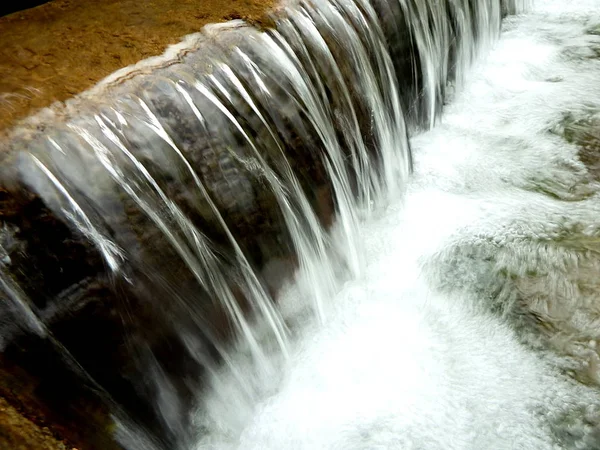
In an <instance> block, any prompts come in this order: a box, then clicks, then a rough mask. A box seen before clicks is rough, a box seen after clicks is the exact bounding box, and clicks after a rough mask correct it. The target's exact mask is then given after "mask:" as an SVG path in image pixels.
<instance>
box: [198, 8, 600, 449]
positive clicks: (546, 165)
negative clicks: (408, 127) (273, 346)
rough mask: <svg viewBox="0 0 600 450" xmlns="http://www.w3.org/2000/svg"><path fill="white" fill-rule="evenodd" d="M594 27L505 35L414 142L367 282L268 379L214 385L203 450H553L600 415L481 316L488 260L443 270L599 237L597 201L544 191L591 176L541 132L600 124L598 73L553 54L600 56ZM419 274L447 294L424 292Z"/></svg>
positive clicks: (556, 26) (498, 323) (579, 12)
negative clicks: (578, 232)
mask: <svg viewBox="0 0 600 450" xmlns="http://www.w3.org/2000/svg"><path fill="white" fill-rule="evenodd" d="M594 23H600V1H598V0H583V1H581V0H580V1H577V2H565V1H563V0H548V1H545V2H541V1H540V2H538V4H537V5H536V8H535V10H534V12H532V13H529V14H526V15H523V16H519V17H515V18H509V19H508V21H507V23H506V25H505V31H504V34H503V37H502V38H501V40H500V42H499V43H498V44H497V45H496V46H495V48H494V49H493V50H492V51H491V52H490V54H489V56H488V57H487V58H486V60H485V61H483V62H482V63H481V64H480V65H479V67H477V68H475V70H474V71H473V73H472V74H471V76H470V79H469V80H468V81H467V83H466V86H465V89H464V90H463V91H462V92H461V93H459V94H458V95H457V96H456V98H455V99H453V101H452V103H451V105H450V106H449V107H448V108H447V110H446V114H445V115H444V119H443V123H442V124H440V125H439V126H438V127H436V128H435V129H434V130H432V131H431V132H428V133H425V134H422V135H420V136H418V137H416V138H415V139H413V145H414V151H415V161H416V172H415V175H414V179H413V181H412V184H411V186H410V189H409V193H408V197H407V199H406V200H405V204H404V205H400V203H392V205H391V206H390V207H389V208H388V210H387V212H386V213H385V214H384V215H383V216H382V217H380V218H378V219H377V220H373V221H372V222H370V223H366V224H363V226H362V228H361V236H362V238H363V240H364V242H365V245H364V247H365V254H364V258H365V263H366V267H367V269H366V274H365V276H364V277H363V278H362V279H360V280H354V281H351V282H348V283H347V284H346V285H345V287H344V289H343V290H342V291H341V292H340V293H339V294H338V295H337V296H336V297H335V298H332V299H331V304H330V305H329V307H330V310H329V311H328V320H327V321H326V323H325V325H323V326H316V325H311V324H307V325H305V328H304V330H303V332H302V333H301V335H300V337H299V339H298V342H297V344H296V348H295V350H294V352H293V354H292V358H291V362H290V364H289V366H287V367H285V368H282V369H281V372H280V374H279V375H280V377H274V378H271V379H270V380H264V379H260V378H259V377H256V376H255V373H256V372H255V370H254V369H253V368H252V367H250V366H247V365H246V364H248V362H247V360H246V359H244V358H243V357H242V355H240V359H239V361H238V368H239V373H238V374H237V378H236V377H235V376H233V375H232V374H231V373H227V372H221V373H218V374H215V377H214V380H213V386H214V389H213V391H212V392H209V393H208V394H207V395H206V396H205V402H204V404H203V405H202V408H201V409H202V413H200V414H199V416H198V424H199V426H201V427H202V429H203V433H205V432H206V430H208V432H207V433H206V434H204V435H203V436H202V437H201V438H200V439H199V442H198V445H197V448H198V450H199V449H244V450H250V449H263V450H267V449H273V450H276V449H277V450H280V449H285V450H295V449H298V450H301V449H302V450H318V449H344V450H351V449H392V448H393V449H400V448H402V449H433V448H444V449H461V450H464V449H472V450H480V449H488V448H489V449H515V448H524V449H553V448H563V447H561V444H559V442H558V441H557V440H556V439H557V436H556V433H552V427H553V426H554V425H556V421H557V420H559V418H560V417H561V414H563V413H564V412H565V411H567V413H568V411H569V408H575V407H576V406H578V405H583V406H584V407H588V409H589V408H592V407H594V405H598V395H597V393H596V392H595V391H593V390H592V389H588V388H586V387H584V386H582V385H577V384H576V383H574V382H573V381H570V380H568V379H567V378H564V377H563V376H561V375H560V374H559V372H558V371H557V370H555V369H554V368H553V367H552V361H550V360H546V359H543V358H542V357H541V356H540V355H538V354H536V353H535V352H534V351H533V350H530V349H528V348H526V347H525V346H523V345H522V344H521V343H519V339H518V336H517V335H516V334H515V332H514V331H513V330H512V329H511V328H510V326H509V324H508V323H504V322H503V321H502V320H501V319H500V318H498V317H496V316H494V315H492V314H491V313H488V312H487V310H486V301H487V299H486V298H483V297H478V296H477V293H476V291H475V290H474V289H471V287H470V284H472V283H473V282H475V281H477V280H475V278H476V277H477V276H479V275H478V274H479V272H478V266H479V265H481V264H482V261H480V260H468V259H460V260H459V259H457V260H456V261H453V260H452V256H451V254H450V249H452V248H456V246H460V245H462V244H463V243H469V244H472V245H477V243H478V242H479V241H480V240H486V239H487V240H490V241H493V242H495V243H497V244H498V247H499V248H500V247H502V245H505V244H507V245H508V244H510V245H512V246H513V247H515V246H516V247H515V248H517V250H518V249H522V252H523V253H524V255H521V257H522V259H527V258H528V252H529V247H528V245H529V244H528V243H527V242H529V241H532V240H535V239H552V238H553V237H555V236H556V235H557V234H560V232H562V231H561V230H563V229H565V227H567V228H568V226H567V225H565V220H567V221H570V222H573V223H577V224H579V225H581V227H582V228H583V229H586V230H588V231H589V234H590V235H592V234H593V233H594V231H593V230H592V228H593V227H594V224H595V223H596V222H597V218H598V217H600V215H599V213H600V210H599V208H598V206H596V205H598V204H600V202H598V200H599V199H598V195H597V194H594V192H595V191H594V189H595V188H594V186H592V187H590V189H591V197H589V196H588V197H587V199H585V198H586V196H582V197H581V198H579V197H578V198H576V199H577V200H580V201H577V202H565V201H562V200H559V199H556V198H552V197H549V196H547V195H544V194H543V193H540V192H538V191H539V189H538V188H539V187H540V186H543V187H545V189H546V188H547V189H546V190H548V189H550V190H554V191H556V192H557V193H558V197H560V196H561V195H564V196H568V195H569V193H571V194H573V192H572V189H571V187H572V186H577V185H578V183H581V182H582V180H583V177H584V175H585V168H584V167H583V165H582V164H581V163H580V162H579V161H578V160H577V157H576V148H575V147H574V146H571V145H569V144H567V143H566V142H565V141H564V140H562V139H560V138H559V137H557V136H555V135H553V134H551V133H548V129H549V128H551V127H552V126H553V125H554V124H556V123H558V122H559V121H560V119H561V117H562V116H561V115H562V113H563V112H566V111H579V110H581V109H582V108H584V107H585V108H587V107H589V106H590V105H596V107H597V108H598V109H600V62H599V61H598V60H597V59H596V60H594V59H573V58H568V57H567V56H566V55H565V53H564V51H565V49H572V48H578V47H581V46H584V47H585V46H586V45H589V44H590V42H594V39H595V40H596V42H597V43H598V37H597V36H596V37H594V36H591V35H585V34H584V32H585V29H586V28H587V27H588V26H590V25H592V24H594ZM558 80H560V81H558ZM588 194H589V193H588ZM573 195H574V196H575V197H577V195H576V194H573ZM565 218H566V219H565ZM523 242H525V243H523ZM519 245H522V247H519ZM538 257H539V255H538ZM555 257H557V256H556V255H555V254H553V253H552V252H550V251H549V252H548V253H547V258H549V259H552V258H555ZM438 261H441V262H444V263H446V265H444V264H441V265H437V266H436V264H438ZM519 261H522V260H521V259H518V258H516V257H515V264H518V263H519ZM542 262H544V261H542ZM545 262H547V263H548V264H549V265H551V264H550V262H553V261H545ZM423 264H424V265H426V266H427V267H429V269H428V270H431V267H432V265H433V271H434V272H435V271H436V270H437V271H438V272H439V273H437V275H436V276H437V277H438V278H440V277H441V278H444V277H447V278H448V279H446V280H445V282H446V284H449V285H451V286H452V285H453V284H454V287H456V290H455V291H456V293H454V294H453V293H446V294H441V293H436V292H435V291H434V289H433V286H432V285H431V281H427V280H430V278H427V279H426V277H424V276H423V272H422V271H421V267H422V265H423ZM452 264H456V265H461V267H457V268H456V270H455V271H453V272H451V273H450V272H448V273H446V272H444V270H445V268H447V267H448V266H449V265H452ZM557 270H558V269H557ZM458 272H460V273H462V275H461V276H457V275H456V273H458ZM450 277H456V279H454V278H450ZM292 291H293V290H292ZM292 291H291V293H290V296H291V295H292V293H293V292H292ZM450 291H451V290H450ZM288 301H289V302H292V303H293V302H299V303H302V302H303V301H306V300H305V299H304V300H300V299H299V298H298V297H290V298H289V299H288ZM296 306H297V305H296ZM574 307H576V305H574ZM297 309H301V308H297ZM277 364H279V363H278V359H277V358H275V357H274V365H275V366H277ZM240 374H242V377H241V378H240V377H239V375H240ZM244 375H245V376H244ZM240 383H244V384H245V386H240ZM244 392H246V393H244ZM247 392H253V393H255V394H256V395H254V396H248V394H247ZM578 426H579V425H573V427H572V429H573V430H575V431H574V433H576V432H582V433H583V432H584V431H585V430H584V429H583V428H577V427H578ZM587 431H588V432H589V427H588V429H587Z"/></svg>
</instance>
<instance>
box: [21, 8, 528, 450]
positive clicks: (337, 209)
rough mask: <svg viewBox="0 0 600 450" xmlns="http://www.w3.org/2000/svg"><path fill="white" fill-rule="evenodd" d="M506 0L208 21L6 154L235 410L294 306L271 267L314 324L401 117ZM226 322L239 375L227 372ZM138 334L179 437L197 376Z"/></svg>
mask: <svg viewBox="0 0 600 450" xmlns="http://www.w3.org/2000/svg"><path fill="white" fill-rule="evenodd" d="M522 7H523V3H522V2H517V1H513V2H506V3H501V2H499V1H497V0H479V1H472V0H458V1H449V0H448V1H441V2H436V3H435V4H434V3H433V2H425V1H416V0H399V1H397V2H395V1H394V2H388V1H383V0H374V1H372V2H369V1H367V0H327V1H325V0H317V1H311V2H306V1H298V2H290V3H289V4H287V5H286V6H285V8H283V10H282V11H281V12H280V13H279V15H277V16H275V17H274V22H275V28H273V29H268V30H258V29H257V28H255V27H251V26H248V25H246V24H244V23H242V22H232V23H230V24H227V25H224V26H221V27H219V28H217V29H216V30H213V31H210V30H207V31H206V33H205V34H204V35H203V36H202V37H199V38H198V39H197V40H195V41H190V42H193V43H192V44H190V46H189V47H188V48H185V50H184V51H181V52H180V53H178V54H177V58H173V59H172V60H169V61H167V62H163V63H161V64H157V65H156V66H154V67H152V68H151V70H146V72H145V73H144V72H142V73H141V74H138V75H137V76H134V77H132V78H131V80H130V81H128V82H126V83H124V84H123V85H116V86H109V87H102V88H100V89H99V91H98V92H99V93H100V94H101V95H99V93H98V92H95V93H93V94H91V95H89V96H88V97H87V100H86V99H85V98H84V100H82V103H79V106H80V107H81V108H80V109H76V110H75V111H76V114H71V115H68V116H67V117H66V118H65V119H64V120H63V121H62V122H61V123H52V126H50V127H48V129H46V130H45V131H44V132H43V133H37V135H36V136H35V138H34V139H32V140H31V141H28V142H27V143H26V144H24V151H23V152H21V153H20V156H19V159H18V161H17V163H16V165H17V168H18V170H19V174H20V177H21V179H22V180H24V182H25V183H26V184H27V186H28V187H29V188H31V189H33V190H34V191H35V192H36V193H37V195H39V197H40V198H41V199H43V202H44V204H45V205H47V206H48V207H49V208H50V209H51V210H52V211H53V213H54V214H55V215H56V216H58V217H61V218H62V219H63V220H65V221H66V222H67V223H69V224H70V226H71V228H72V229H74V230H76V232H77V233H78V235H81V236H83V237H84V238H85V239H86V240H88V241H89V242H91V243H92V244H93V245H94V247H95V249H96V251H97V252H98V253H99V254H100V256H101V258H102V261H103V263H104V264H105V268H103V269H102V270H99V272H100V275H98V277H100V278H101V279H102V280H103V282H104V283H106V284H108V285H109V286H110V289H112V292H114V296H115V299H116V300H115V303H117V304H119V305H121V304H122V305H124V306H122V307H123V308H124V309H125V310H126V311H127V314H128V315H132V316H135V315H139V317H140V318H139V319H138V321H139V322H140V323H141V324H142V325H140V326H139V327H138V328H139V329H140V331H139V333H140V335H141V336H146V335H148V334H152V333H149V332H147V331H144V325H145V324H144V320H146V318H147V317H151V318H152V320H151V323H153V324H159V325H156V326H157V328H158V329H160V330H161V332H160V333H159V332H157V335H159V336H162V334H161V333H164V334H166V335H167V336H171V335H175V336H176V337H177V341H178V345H179V347H180V351H181V352H182V353H184V356H183V359H184V360H192V361H195V362H196V363H197V364H198V366H201V367H202V368H203V370H205V371H208V372H209V374H210V373H212V374H213V375H215V376H216V374H218V373H220V371H221V370H226V371H228V373H229V374H231V376H232V377H233V379H235V380H236V381H237V383H239V384H240V386H239V391H240V394H239V397H240V398H243V399H244V400H243V402H246V403H247V404H249V405H250V404H253V403H255V402H256V401H257V400H259V399H260V398H263V397H264V396H265V395H268V394H270V393H272V392H273V391H274V390H275V389H276V386H277V383H278V380H280V379H281V369H282V367H284V366H285V363H284V362H285V361H286V360H289V358H290V355H291V353H290V352H291V351H292V350H291V347H292V346H293V342H294V339H293V336H294V334H295V333H297V329H296V326H297V323H296V322H297V321H298V320H299V319H298V317H300V316H299V315H297V314H288V313H286V312H285V309H282V308H280V307H279V306H278V305H277V302H276V301H275V298H277V297H281V295H280V294H281V292H282V289H284V288H285V286H286V285H285V284H284V281H285V279H284V280H282V279H276V278H284V277H283V276H282V275H281V274H280V273H278V272H276V271H275V275H273V272H274V269H273V267H285V266H288V267H290V268H291V269H298V270H297V280H296V281H297V283H296V288H295V289H296V291H295V292H296V294H295V295H296V298H297V299H299V300H298V301H296V302H295V303H296V304H297V305H299V306H298V308H300V309H303V308H304V305H305V302H304V300H302V299H310V302H311V303H310V308H309V309H310V310H311V312H312V314H313V315H314V316H315V317H316V319H317V323H321V324H323V323H326V322H327V321H328V320H329V314H330V313H331V312H332V310H335V309H336V308H337V307H338V306H336V305H334V304H332V300H331V299H332V298H334V297H335V295H336V293H337V292H338V291H339V290H340V289H341V287H342V285H343V283H344V282H345V281H347V280H352V279H357V278H361V277H363V276H364V275H365V270H366V266H365V261H364V258H363V255H364V251H365V250H364V249H363V245H362V244H363V241H364V240H365V238H364V236H363V235H362V234H361V231H360V230H361V228H360V224H361V223H362V221H364V220H369V219H370V218H372V217H373V216H374V213H377V214H379V213H380V212H381V211H382V209H383V208H384V207H385V206H386V205H387V204H388V202H389V201H390V199H398V198H400V197H401V196H402V195H403V193H404V191H405V189H406V185H407V181H408V177H409V174H410V172H411V169H412V155H411V150H410V145H409V142H408V134H409V132H410V131H415V130H419V129H430V128H432V127H433V126H434V125H435V124H436V121H437V120H438V118H439V116H440V113H441V111H442V107H443V104H444V101H445V100H446V98H447V89H448V87H449V86H460V84H461V83H462V82H463V81H464V79H465V73H466V70H467V69H468V67H469V66H470V65H471V64H472V63H473V61H474V60H475V57H476V56H477V55H478V53H479V52H480V51H481V49H489V48H490V47H491V45H492V43H493V42H494V41H495V39H496V38H497V36H498V34H499V31H500V21H501V17H502V14H505V13H507V12H510V13H514V12H517V11H518V10H520V8H522ZM98 98H101V99H102V100H101V101H99V100H98ZM81 105H83V106H81ZM291 272H292V270H288V274H287V276H288V277H289V276H290V274H291ZM132 299H135V301H134V300H132ZM130 302H132V304H135V305H137V308H139V311H135V312H134V313H133V314H132V313H131V311H130V310H129V309H130V306H129V305H130ZM291 303H294V302H291ZM284 306H286V305H284ZM286 307H290V302H288V304H287V306H286ZM298 308H297V309H298ZM291 309H294V307H293V306H292V307H291ZM165 330H167V331H165ZM227 335H232V336H234V337H235V339H236V340H237V344H238V347H243V348H244V349H245V351H246V356H247V358H248V360H249V361H250V363H249V365H250V366H251V367H252V369H249V372H248V373H252V374H253V376H254V377H256V379H257V380H260V382H259V383H257V384H256V385H252V386H247V387H245V386H243V385H242V384H243V383H244V380H246V378H247V375H248V373H243V371H241V369H240V368H239V365H238V362H237V358H238V357H237V356H236V357H234V356H233V353H232V352H234V353H235V354H237V352H238V351H239V348H238V349H236V350H233V349H232V347H231V346H229V345H227V344H225V343H224V342H225V337H226V336H227ZM141 339H142V340H144V338H141ZM148 340H150V339H148ZM205 341H207V342H208V344H207V343H206V342H205ZM141 347H143V348H148V349H149V350H148V351H146V350H140V351H139V352H138V353H139V355H138V356H139V358H140V360H143V361H145V362H144V363H143V364H142V366H144V367H146V366H147V368H148V370H147V371H146V374H145V376H146V377H147V378H148V379H149V380H150V381H148V383H149V384H150V385H152V387H151V388H150V390H151V391H153V394H150V397H152V398H151V400H150V401H151V402H154V405H155V409H156V415H157V416H158V417H159V422H160V423H161V425H162V426H163V427H164V428H165V430H166V432H165V433H166V434H167V435H168V436H167V437H166V438H165V442H166V444H165V445H166V446H174V445H180V446H185V445H188V444H189V442H192V441H193V440H194V439H193V436H190V435H188V433H189V432H188V431H187V430H188V428H189V427H186V426H184V425H183V424H184V423H185V422H186V420H187V419H186V418H185V416H186V406H184V405H187V403H186V399H181V397H185V395H181V394H180V393H179V391H178V389H181V390H182V391H184V392H186V389H187V390H188V391H189V390H195V389H196V385H194V387H192V388H190V387H189V386H188V385H186V386H184V387H178V384H181V383H180V382H181V380H180V379H173V377H174V378H177V375H173V376H172V375H170V374H169V370H168V369H169V367H168V366H169V365H170V364H171V362H170V361H166V360H161V359H160V358H158V357H157V356H156V355H155V354H154V353H153V350H152V349H151V347H152V346H151V344H150V343H147V342H145V341H144V343H143V345H142V346H141ZM213 353H217V354H218V358H217V359H218V361H219V363H220V364H222V365H223V367H224V369H223V368H222V367H220V366H219V364H215V357H214V355H213ZM274 355H275V356H274ZM144 364H145V365H144ZM140 384H141V383H140ZM184 384H185V383H184ZM256 386H260V387H256ZM140 390H142V391H144V390H143V389H141V388H140ZM144 392H145V391H144ZM144 395H146V394H144ZM238 400H239V398H238ZM239 401H242V400H239ZM167 405H168V407H167ZM188 406H189V405H188ZM133 445H134V444H133V443H131V446H133Z"/></svg>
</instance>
